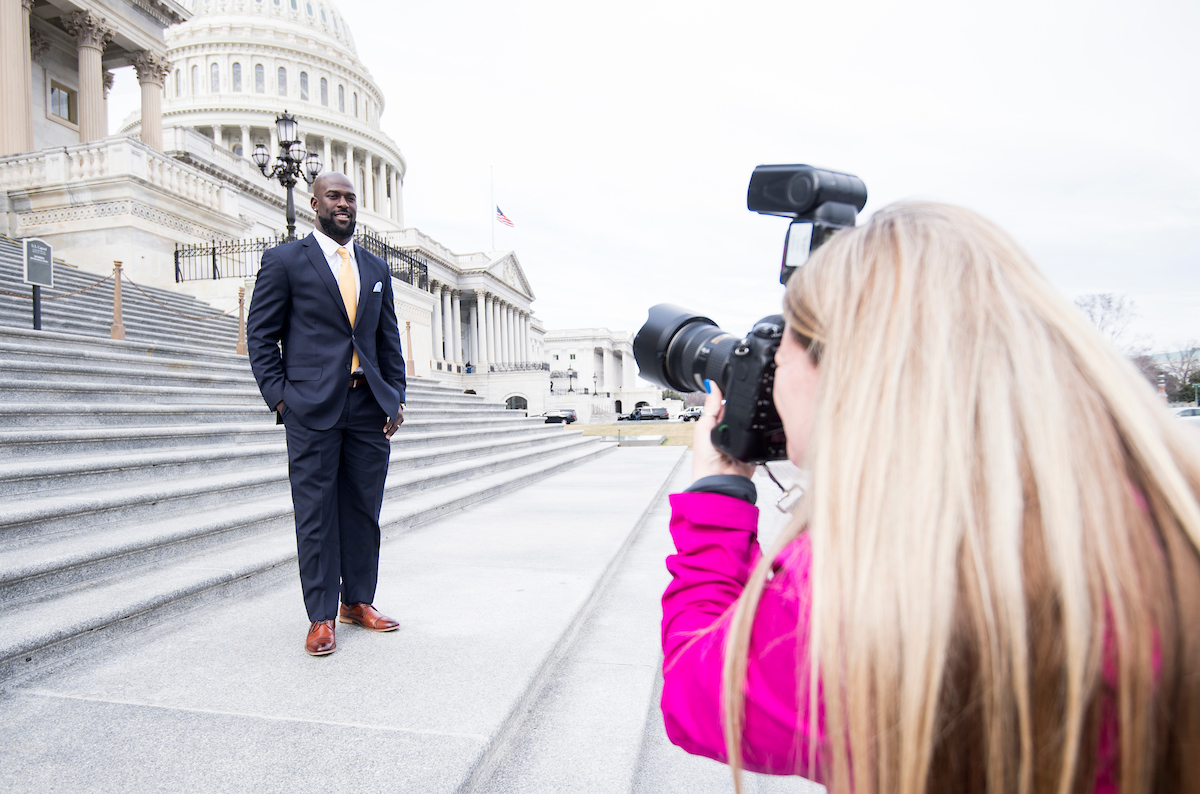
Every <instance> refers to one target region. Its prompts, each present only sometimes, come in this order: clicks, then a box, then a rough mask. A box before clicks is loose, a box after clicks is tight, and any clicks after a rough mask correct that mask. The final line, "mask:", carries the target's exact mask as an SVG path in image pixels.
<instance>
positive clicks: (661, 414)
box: [637, 405, 671, 420]
mask: <svg viewBox="0 0 1200 794" xmlns="http://www.w3.org/2000/svg"><path fill="white" fill-rule="evenodd" d="M637 418H638V419H639V420H641V419H670V418H671V415H670V414H669V413H667V409H666V408H651V407H650V406H648V405H643V406H642V407H641V408H639V409H637Z"/></svg>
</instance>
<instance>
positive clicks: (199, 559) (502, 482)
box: [0, 443, 613, 682]
mask: <svg viewBox="0 0 1200 794" xmlns="http://www.w3.org/2000/svg"><path fill="white" fill-rule="evenodd" d="M612 450H613V447H612V445H603V444H597V443H589V444H585V445H576V446H573V447H571V448H569V449H566V450H564V451H562V452H560V453H559V454H555V455H551V456H548V457H546V458H543V459H540V460H536V461H533V462H522V463H519V464H518V465H510V466H505V467H503V468H501V469H499V470H497V471H494V472H493V473H490V474H487V475H485V476H478V477H474V478H472V479H469V480H465V481H461V482H456V483H451V484H448V485H446V486H444V487H440V488H431V489H427V490H416V491H412V490H409V491H407V492H406V493H405V495H404V496H403V498H392V497H391V496H389V497H388V498H386V499H385V502H384V508H383V512H382V515H381V519H380V523H381V525H382V527H383V531H384V535H385V537H386V538H389V539H390V538H394V537H396V536H397V535H398V534H400V533H403V532H404V531H406V530H408V529H411V528H412V527H414V526H418V525H420V524H423V523H426V522H429V521H431V520H434V519H436V518H439V517H442V516H446V515H448V514H451V513H454V512H457V511H460V510H462V509H464V508H465V507H468V506H470V505H473V504H477V503H479V502H482V501H486V500H489V499H493V498H494V497H496V496H498V495H499V494H502V493H505V492H507V491H511V490H513V489H515V488H519V487H522V486H525V485H528V484H529V483H531V482H535V481H540V480H543V479H544V478H545V477H547V476H548V475H550V474H552V473H559V472H563V471H566V470H568V469H570V468H572V467H574V466H576V465H579V464H580V463H584V462H586V461H589V460H593V459H594V458H595V457H596V456H597V455H600V454H603V453H606V452H610V451H612ZM287 502H288V498H287V497H286V496H283V497H280V498H278V499H276V500H274V501H272V502H269V503H263V505H262V506H260V507H259V510H260V511H262V512H261V513H260V514H258V515H256V516H255V520H256V523H263V522H266V523H265V525H266V526H275V527H276V528H277V523H276V524H272V523H271V519H269V518H267V517H266V516H265V515H264V514H265V513H266V512H267V511H269V510H270V509H271V507H275V508H276V509H279V508H281V507H282V510H281V511H280V513H279V515H277V516H276V518H275V519H274V521H275V522H286V521H287V517H288V512H289V511H288V509H287V507H289V506H290V505H286V503H287ZM227 518H228V517H227ZM157 545H162V544H161V543H160V544H157ZM147 553H150V552H147ZM295 553H296V552H295V540H294V535H290V533H286V532H282V531H276V532H269V531H267V532H261V533H256V534H253V535H251V536H249V537H245V538H243V539H241V540H239V541H236V542H222V543H218V544H215V545H213V546H212V547H211V548H206V549H203V550H201V551H198V552H196V553H194V554H191V555H189V556H186V557H177V556H172V557H171V559H170V560H168V561H166V562H163V563H161V564H153V563H152V564H148V565H141V566H140V567H138V568H136V569H130V570H126V571H124V572H122V574H121V575H115V576H110V577H108V578H106V579H102V580H99V581H97V582H95V583H93V584H91V586H88V587H83V588H79V589H75V590H67V591H64V592H62V593H59V594H57V595H56V596H55V597H49V598H43V599H42V600H38V601H23V602H18V603H16V605H15V606H12V607H5V608H4V609H0V682H3V681H5V680H7V679H11V678H13V677H14V676H16V675H18V674H21V673H23V672H24V671H25V670H27V669H34V668H36V667H37V666H38V665H39V664H41V663H50V662H53V663H61V662H63V661H65V660H66V659H68V657H70V656H71V655H72V654H74V653H78V652H79V651H82V650H86V649H88V648H95V647H97V646H98V645H99V643H100V642H102V641H103V638H105V637H108V636H111V635H112V634H113V633H120V632H122V631H125V630H128V629H130V628H135V627H140V626H143V625H145V624H146V623H148V622H157V621H160V620H166V619H169V618H171V617H173V616H176V615H178V614H180V613H182V612H184V611H186V610H187V609H190V608H192V607H194V606H197V605H198V604H199V603H202V602H203V601H204V600H205V599H208V598H212V597H217V596H221V595H223V594H225V593H226V592H228V591H229V590H230V589H234V590H235V591H236V589H237V588H238V587H240V586H244V585H245V581H244V580H246V579H247V578H250V577H262V576H269V575H270V574H271V573H272V572H275V571H277V570H280V569H281V567H283V566H288V563H291V565H290V566H288V568H290V571H289V572H293V571H294V565H295ZM12 558H13V559H14V560H15V559H16V558H17V554H16V552H15V550H14V551H13V554H12ZM92 558H93V559H94V558H95V557H94V555H93V557H92ZM60 559H61V561H62V563H63V566H61V567H62V568H63V569H64V570H69V569H70V567H71V565H70V561H69V560H67V559H65V558H60ZM97 564H99V563H97ZM29 574H30V575H40V576H43V577H48V576H50V574H48V573H47V572H44V571H43V572H41V573H34V572H32V571H31V570H30V571H29ZM62 576H63V577H64V578H67V579H69V578H70V574H69V573H64V574H62ZM26 578H27V577H26ZM10 579H11V581H10V585H9V587H10V588H12V592H13V593H14V596H13V598H14V599H15V598H16V597H17V596H16V595H15V594H16V593H19V592H20V580H19V579H15V578H13V577H10ZM46 581H47V582H49V581H52V580H50V579H47V580H46ZM60 585H61V582H60ZM293 589H294V588H289V590H293ZM5 602H6V603H7V602H8V596H6V598H5ZM151 611H153V613H151Z"/></svg>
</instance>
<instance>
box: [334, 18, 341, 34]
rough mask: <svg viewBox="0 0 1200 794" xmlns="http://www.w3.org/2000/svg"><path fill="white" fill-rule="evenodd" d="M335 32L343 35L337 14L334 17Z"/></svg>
mask: <svg viewBox="0 0 1200 794" xmlns="http://www.w3.org/2000/svg"><path fill="white" fill-rule="evenodd" d="M333 32H334V33H336V34H338V35H339V36H340V35H342V29H341V28H340V27H339V26H338V21H337V14H334V15H333Z"/></svg>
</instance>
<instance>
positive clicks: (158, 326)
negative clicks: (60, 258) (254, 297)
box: [0, 237, 238, 353]
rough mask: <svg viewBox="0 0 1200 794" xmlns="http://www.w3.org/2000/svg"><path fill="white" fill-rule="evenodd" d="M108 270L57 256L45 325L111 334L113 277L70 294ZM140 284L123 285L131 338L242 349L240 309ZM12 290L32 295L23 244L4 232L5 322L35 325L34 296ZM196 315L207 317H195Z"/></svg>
mask: <svg viewBox="0 0 1200 794" xmlns="http://www.w3.org/2000/svg"><path fill="white" fill-rule="evenodd" d="M105 275H106V274H104V273H92V272H89V271H84V270H79V269H77V268H73V267H69V266H68V265H65V264H62V263H61V262H55V263H54V285H55V286H54V289H43V290H42V330H44V331H59V332H62V333H68V334H82V335H84V336H99V337H103V338H105V339H108V338H109V327H110V326H111V325H112V311H113V305H112V304H113V282H112V279H111V278H109V279H108V280H107V281H105V282H103V283H102V284H99V285H97V286H95V287H93V288H92V289H89V290H86V291H84V292H80V293H79V294H77V295H70V294H69V293H72V292H75V291H76V290H82V289H84V288H85V287H88V286H89V285H92V284H95V283H96V282H97V281H100V279H102V278H104V276H105ZM138 287H140V291H139V289H138V288H134V287H133V286H131V285H130V284H129V283H128V282H126V283H123V284H122V285H121V307H122V308H121V315H122V322H123V324H124V325H125V338H126V339H127V340H129V341H136V342H146V343H161V342H163V341H165V340H180V339H187V340H188V341H189V342H190V343H191V344H194V345H197V346H203V347H206V348H208V349H210V350H223V351H228V352H230V353H232V352H233V351H234V350H235V349H236V347H237V332H238V329H237V315H236V313H234V314H232V315H226V316H218V315H220V314H221V312H220V311H218V310H217V309H214V308H213V307H212V306H209V305H208V304H206V303H203V302H202V301H199V300H197V299H196V298H193V297H191V296H190V295H183V294H181V293H177V292H172V291H171V290H166V289H162V288H159V287H148V286H146V285H142V284H139V285H138ZM6 292H7V293H16V294H18V295H32V292H31V288H30V286H29V285H28V284H26V283H25V282H24V280H23V265H22V259H21V244H20V243H18V242H17V241H15V240H10V239H9V238H7V237H0V326H8V327H11V328H30V329H31V328H33V305H32V301H31V300H30V298H24V297H14V296H13V295H6V294H4V293H6ZM143 292H144V293H145V294H143ZM56 296H67V297H61V298H60V297H56ZM194 317H203V318H206V319H202V320H195V319H189V318H194Z"/></svg>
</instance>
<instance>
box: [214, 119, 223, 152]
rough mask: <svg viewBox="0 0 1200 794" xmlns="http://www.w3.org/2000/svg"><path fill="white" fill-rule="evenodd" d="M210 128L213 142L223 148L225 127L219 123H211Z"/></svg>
mask: <svg viewBox="0 0 1200 794" xmlns="http://www.w3.org/2000/svg"><path fill="white" fill-rule="evenodd" d="M212 128H213V143H215V144H216V145H217V146H220V147H222V148H223V147H224V146H225V128H224V127H223V126H221V125H220V124H214V125H212Z"/></svg>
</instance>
